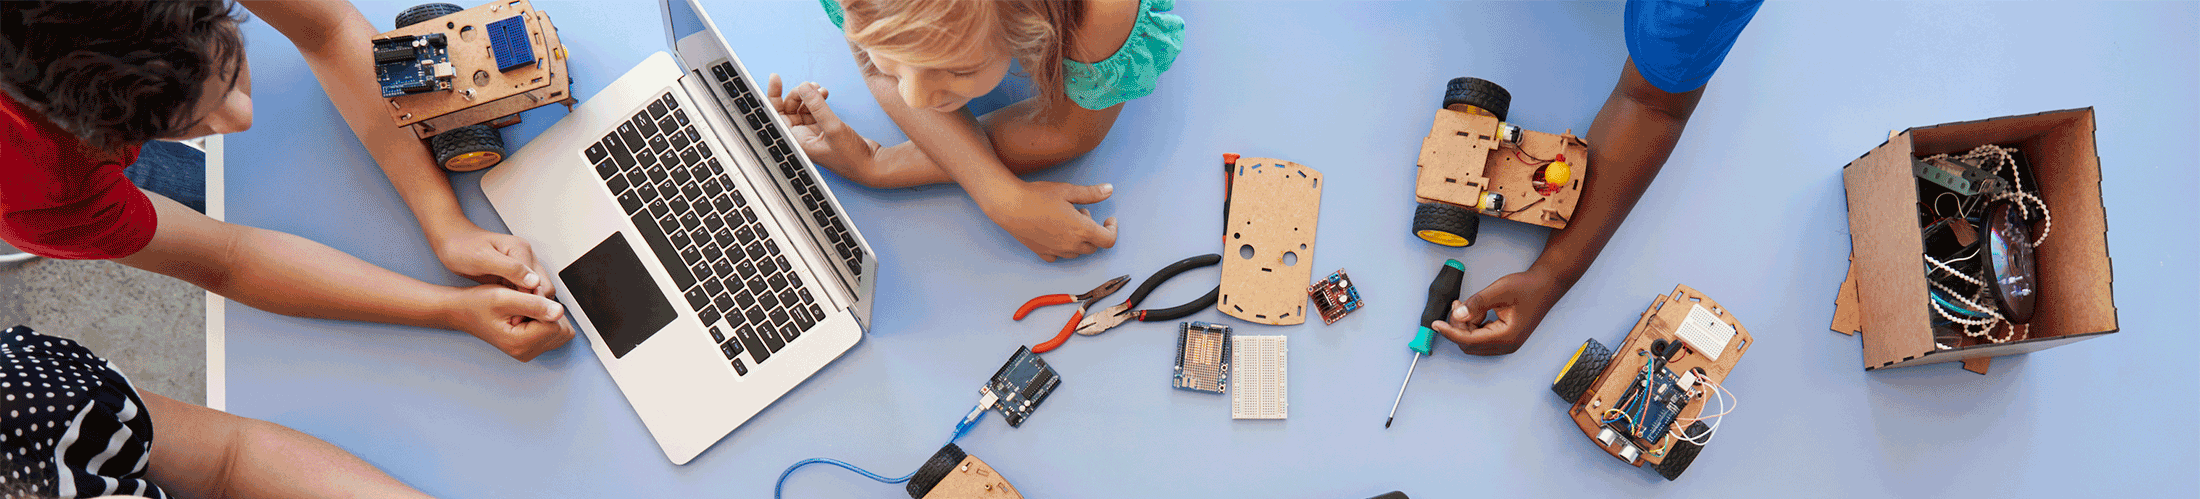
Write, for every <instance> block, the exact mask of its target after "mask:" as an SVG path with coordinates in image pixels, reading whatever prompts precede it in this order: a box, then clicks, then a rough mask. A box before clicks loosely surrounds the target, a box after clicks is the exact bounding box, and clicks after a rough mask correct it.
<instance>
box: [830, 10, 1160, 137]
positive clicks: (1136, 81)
mask: <svg viewBox="0 0 2200 499" xmlns="http://www.w3.org/2000/svg"><path fill="white" fill-rule="evenodd" d="M820 1H823V2H826V3H828V4H831V3H832V1H833V0H820ZM1175 8H1176V0H1143V1H1142V2H1140V5H1139V12H1138V22H1137V24H1136V25H1135V26H1132V27H1131V37H1130V39H1127V40H1124V41H1123V48H1121V49H1119V50H1117V51H1116V52H1115V55H1112V56H1108V58H1107V59H1104V60H1101V61H1100V62H1098V63H1094V64H1085V63H1082V62H1077V61H1073V60H1068V59H1063V60H1062V69H1063V76H1064V78H1063V81H1062V87H1063V89H1062V90H1063V92H1064V93H1066V94H1068V95H1069V98H1070V100H1071V101H1074V102H1076V103H1077V105H1078V106H1080V107H1083V108H1085V109H1092V110H1101V109H1107V108H1110V107H1115V106H1116V105H1117V104H1122V103H1124V102H1129V101H1130V100H1131V99H1137V98H1139V97H1145V96H1146V95H1147V94H1151V93H1153V89H1154V86H1155V84H1156V83H1158V82H1160V80H1161V73H1163V72H1167V71H1168V70H1169V66H1170V65H1173V64H1175V63H1176V55H1177V53H1178V52H1180V51H1182V50H1183V48H1184V18H1182V17H1177V16H1176V15H1174V14H1168V13H1167V12H1168V11H1170V10H1174V9H1175ZM827 10H828V11H829V12H832V13H834V14H837V11H833V9H831V8H828V9H827ZM834 19H839V17H838V16H837V15H836V16H835V17H834Z"/></svg>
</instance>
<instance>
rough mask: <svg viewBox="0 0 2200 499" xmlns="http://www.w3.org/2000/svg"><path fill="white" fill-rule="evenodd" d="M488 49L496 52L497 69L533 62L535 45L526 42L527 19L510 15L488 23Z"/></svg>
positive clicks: (508, 69)
mask: <svg viewBox="0 0 2200 499" xmlns="http://www.w3.org/2000/svg"><path fill="white" fill-rule="evenodd" d="M489 49H490V51H492V52H495V53H496V56H497V71H511V70H514V69H519V68H524V67H527V66H528V65H530V64H534V63H535V46H534V45H532V44H529V43H528V42H527V19H526V18H525V17H523V16H512V17H507V18H504V19H503V20H501V21H497V22H493V23H489Z"/></svg>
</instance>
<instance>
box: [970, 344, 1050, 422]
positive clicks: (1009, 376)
mask: <svg viewBox="0 0 2200 499" xmlns="http://www.w3.org/2000/svg"><path fill="white" fill-rule="evenodd" d="M1061 384H1062V377H1061V376H1060V375H1058V374H1055V372H1054V368H1053V367H1052V366H1048V365H1047V361H1046V359H1041V358H1039V354H1036V353H1032V351H1031V347H1018V348H1017V349H1016V353H1015V354H1014V355H1010V356H1009V357H1008V363H1006V364H1001V370H1000V371H995V372H994V373H993V379H992V380H989V381H987V382H986V384H985V390H986V391H987V392H990V393H992V394H993V396H994V397H995V398H997V399H998V400H997V401H995V402H994V403H993V408H994V409H999V410H1000V411H1001V417H1003V418H1006V419H1008V425H1009V426H1023V425H1024V418H1027V417H1030V416H1031V411H1036V410H1039V403H1040V402H1045V401H1046V400H1047V396H1048V395H1052V394H1054V387H1056V386H1059V385H1061Z"/></svg>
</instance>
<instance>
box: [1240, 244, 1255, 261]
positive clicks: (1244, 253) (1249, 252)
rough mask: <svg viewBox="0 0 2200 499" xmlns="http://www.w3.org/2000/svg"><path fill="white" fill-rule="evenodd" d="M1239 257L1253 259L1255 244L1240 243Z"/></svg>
mask: <svg viewBox="0 0 2200 499" xmlns="http://www.w3.org/2000/svg"><path fill="white" fill-rule="evenodd" d="M1238 258H1243V259H1247V260H1251V259H1253V245H1250V244H1240V245H1238Z"/></svg>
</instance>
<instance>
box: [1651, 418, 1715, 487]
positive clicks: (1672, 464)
mask: <svg viewBox="0 0 2200 499" xmlns="http://www.w3.org/2000/svg"><path fill="white" fill-rule="evenodd" d="M1681 434H1682V435H1685V436H1687V437H1689V438H1697V439H1701V438H1703V436H1704V435H1709V434H1711V427H1710V426H1707V425H1705V424H1703V422H1702V421H1697V422H1696V423H1695V424H1691V425H1688V429H1686V430H1682V431H1681ZM1700 452H1703V446H1701V445H1696V443H1695V442H1690V441H1687V440H1678V439H1676V440H1674V441H1673V450H1672V452H1671V453H1669V454H1666V455H1665V460H1664V461H1661V462H1659V463H1658V476H1662V477H1665V481H1668V482H1670V481H1673V479H1675V478H1680V477H1681V472H1683V471H1688V464H1689V463H1693V462H1696V454H1697V453H1700Z"/></svg>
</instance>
